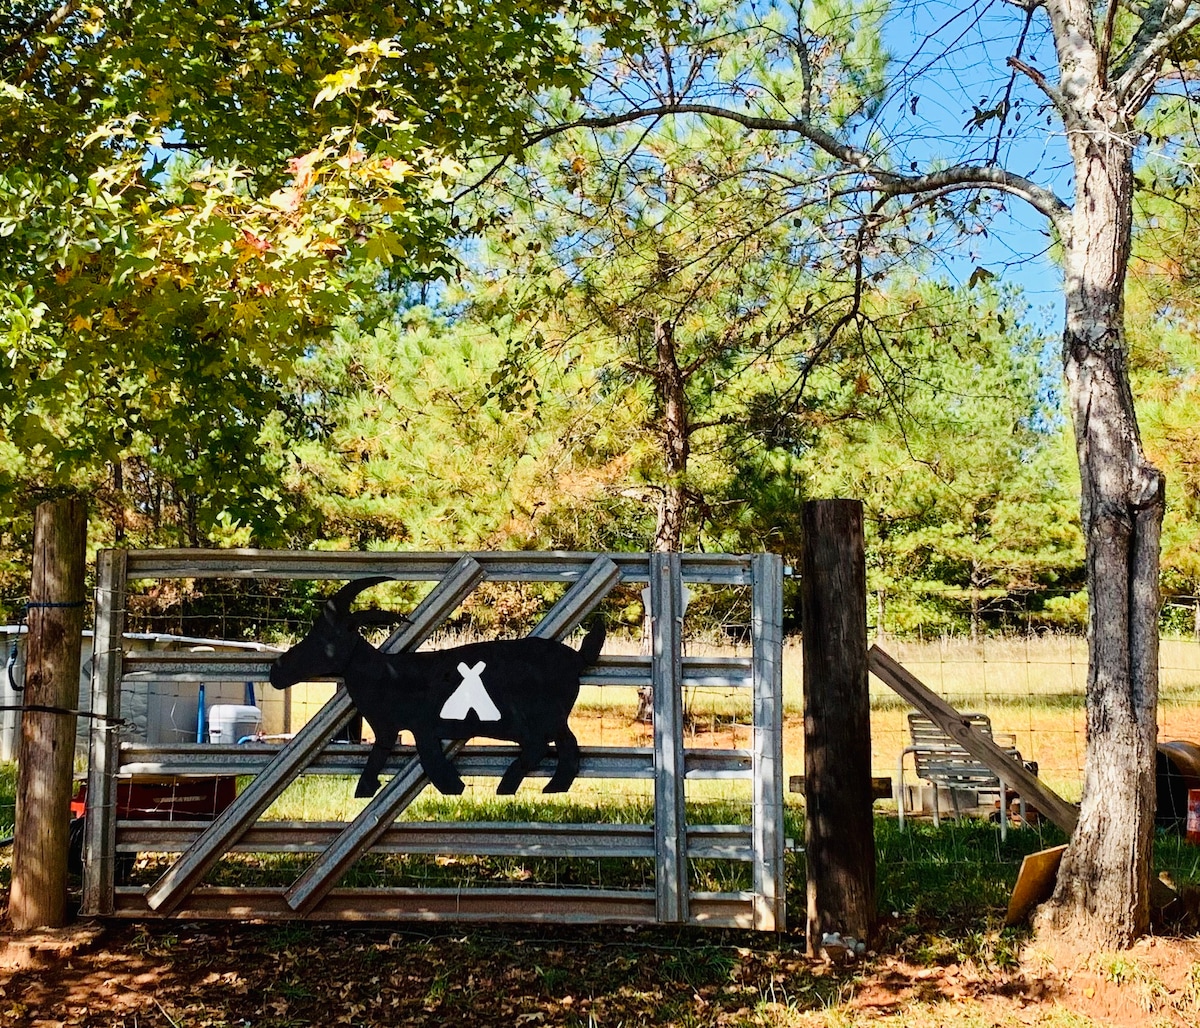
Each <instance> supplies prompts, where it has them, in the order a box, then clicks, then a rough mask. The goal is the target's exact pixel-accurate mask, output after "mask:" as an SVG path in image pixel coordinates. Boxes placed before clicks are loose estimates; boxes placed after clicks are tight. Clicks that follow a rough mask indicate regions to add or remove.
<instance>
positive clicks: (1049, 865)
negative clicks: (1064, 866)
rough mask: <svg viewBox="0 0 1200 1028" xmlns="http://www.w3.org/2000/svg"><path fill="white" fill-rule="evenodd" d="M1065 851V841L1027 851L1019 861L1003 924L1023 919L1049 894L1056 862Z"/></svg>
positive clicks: (1056, 869) (1052, 890) (1010, 923)
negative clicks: (1060, 843) (1015, 882)
mask: <svg viewBox="0 0 1200 1028" xmlns="http://www.w3.org/2000/svg"><path fill="white" fill-rule="evenodd" d="M1066 851H1067V847H1066V846H1065V845H1064V846H1052V847H1051V848H1050V849H1048V850H1038V852H1037V853H1030V854H1029V855H1028V856H1027V857H1025V858H1024V859H1023V860H1022V861H1021V870H1020V871H1018V872H1017V884H1016V885H1015V886H1014V887H1013V892H1012V896H1010V897H1009V900H1008V914H1007V916H1006V917H1005V918H1004V923H1005V925H1006V926H1009V927H1011V926H1012V925H1015V924H1018V923H1020V922H1021V921H1024V920H1025V918H1026V917H1028V916H1029V912H1030V911H1031V910H1033V908H1034V907H1036V906H1037V905H1038V904H1039V903H1044V902H1046V900H1048V899H1049V898H1050V896H1051V894H1052V893H1053V892H1054V883H1055V882H1056V881H1057V880H1058V865H1059V864H1061V863H1062V855H1063V854H1064V853H1065V852H1066Z"/></svg>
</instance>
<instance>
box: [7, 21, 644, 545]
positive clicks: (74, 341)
mask: <svg viewBox="0 0 1200 1028" xmlns="http://www.w3.org/2000/svg"><path fill="white" fill-rule="evenodd" d="M643 9H644V7H643V5H641V4H637V3H635V4H629V5H626V7H625V8H622V10H621V11H619V12H613V11H611V10H609V9H608V7H607V5H601V4H592V3H590V2H588V0H566V2H564V3H562V4H557V5H546V4H529V3H521V2H517V0H475V2H470V3H443V2H436V0H435V2H430V3H427V4H424V5H418V6H415V7H414V6H412V5H406V6H405V7H404V8H403V9H399V8H396V7H394V6H392V5H389V4H383V3H372V2H364V0H336V2H333V3H330V4H327V5H321V6H317V7H314V6H312V5H309V4H303V3H297V2H294V0H267V2H250V0H194V2H193V0H186V2H184V0H168V2H160V0H125V2H122V3H118V4H112V5H103V6H100V5H91V4H87V3H81V2H77V0H64V2H61V3H50V2H44V0H22V2H19V3H15V4H12V5H9V7H8V8H7V10H6V11H5V13H4V14H3V15H0V169H3V170H0V239H3V242H4V245H3V247H0V342H2V343H3V349H4V354H5V358H6V359H4V360H3V361H0V388H2V389H3V390H4V393H5V397H6V403H5V405H4V409H3V411H2V412H0V449H2V450H3V451H4V452H5V454H6V456H9V457H11V458H13V459H12V460H10V461H8V462H6V471H5V473H4V474H3V475H0V488H2V487H7V488H8V491H9V493H10V495H11V494H12V492H13V491H15V490H17V489H18V488H26V487H30V486H32V487H33V488H35V489H41V490H56V489H57V490H61V489H72V490H84V491H88V490H91V489H92V488H94V487H95V485H96V483H97V482H98V481H102V480H104V479H105V478H107V479H108V481H109V484H110V486H111V485H112V484H113V483H114V481H115V480H116V479H117V478H119V474H120V463H121V461H122V460H123V459H124V458H125V457H126V456H128V455H131V454H132V455H139V454H140V455H141V456H142V457H144V458H149V457H153V461H155V462H157V464H158V465H160V466H161V465H164V464H168V463H170V461H169V459H168V458H169V455H170V454H171V453H172V450H173V447H174V446H175V443H176V442H177V440H176V439H175V438H174V437H173V436H172V426H174V425H178V424H179V423H180V422H181V421H186V420H190V422H191V424H190V425H189V426H188V433H187V434H188V435H189V442H188V444H187V447H185V449H187V451H188V452H187V453H186V454H184V455H183V457H182V458H181V459H184V461H185V463H190V464H191V465H193V466H200V465H207V466H208V467H209V468H210V469H211V468H213V467H216V466H217V465H218V464H219V463H221V462H224V463H225V467H226V469H227V470H228V471H229V473H230V474H229V476H228V477H227V479H226V481H227V482H231V481H232V480H233V473H234V466H235V465H239V466H240V467H239V470H240V471H241V473H242V474H244V475H245V477H246V481H245V485H244V488H243V490H242V494H243V495H252V494H254V492H255V490H256V489H257V488H258V487H260V486H261V488H262V490H263V491H264V496H262V497H260V499H261V500H265V501H268V502H266V503H265V504H264V503H259V504H258V506H259V507H260V508H261V513H262V514H263V515H264V516H263V517H261V518H259V519H258V524H259V525H266V524H269V523H270V520H271V518H270V517H269V514H270V507H271V506H272V504H274V506H275V509H276V513H278V514H282V513H283V510H282V508H281V507H280V506H279V505H278V504H277V503H275V502H274V500H273V499H272V496H271V494H272V491H273V489H274V485H273V483H274V481H275V479H276V477H277V476H276V474H275V471H274V470H273V469H272V468H270V467H268V466H267V465H266V464H264V463H263V462H262V461H260V460H258V459H257V456H256V451H257V449H258V439H259V437H260V436H261V435H262V434H263V433H266V432H268V431H269V424H268V421H269V418H268V414H269V411H268V409H267V405H266V404H265V403H263V402H262V398H263V397H264V396H265V395H266V394H267V393H269V392H270V391H271V390H272V389H273V388H277V386H278V384H279V382H280V381H281V380H282V379H283V378H285V377H286V376H287V375H288V374H289V369H290V365H291V362H292V361H293V360H294V358H295V357H296V356H298V355H299V354H301V353H302V352H303V351H304V349H305V347H306V346H309V345H311V344H312V343H313V342H314V341H316V340H318V339H320V338H321V337H322V336H323V334H325V333H327V331H328V329H329V326H330V325H331V323H332V320H333V319H334V318H335V317H336V316H337V315H339V314H341V313H343V312H345V311H347V310H348V309H352V307H353V305H354V302H355V294H356V292H358V293H361V292H362V291H364V290H365V291H368V292H369V291H370V289H371V288H372V283H373V276H372V275H370V274H368V273H364V272H363V271H362V270H361V269H362V268H363V267H364V266H368V267H369V266H372V265H373V266H377V267H391V268H393V269H397V272H396V273H398V274H400V275H403V276H404V277H407V278H421V277H426V278H428V277H433V276H437V275H440V274H443V273H444V271H445V269H446V267H447V266H448V264H449V263H450V262H451V256H450V253H449V250H448V247H447V242H448V240H449V239H450V238H451V237H452V236H453V234H454V233H456V232H458V231H460V228H461V226H459V225H458V224H457V222H456V221H455V220H454V217H453V214H452V212H451V209H450V203H449V200H450V198H451V194H452V191H453V190H455V189H458V188H459V187H460V181H459V179H460V176H461V173H462V170H463V162H464V161H465V160H467V159H469V157H470V156H471V155H472V154H473V153H476V152H479V151H481V150H482V151H486V152H491V153H493V154H495V153H503V152H506V151H507V150H509V149H511V148H512V147H514V146H515V145H517V142H518V141H519V128H520V126H521V125H522V124H523V121H524V119H525V116H526V106H527V102H528V97H529V96H530V94H531V93H532V92H533V91H534V90H541V89H548V88H554V89H562V90H566V91H567V92H571V91H572V90H574V89H576V88H577V87H578V84H579V81H580V79H579V68H578V64H579V62H578V56H579V48H578V44H577V43H576V41H575V39H574V37H573V35H572V34H571V33H569V32H567V31H566V28H565V26H566V25H567V24H568V23H570V22H571V21H578V22H588V21H589V20H594V19H598V20H599V23H600V24H599V28H598V29H597V31H599V32H600V33H601V34H602V35H603V38H606V39H609V40H610V41H612V40H615V39H617V38H628V37H630V36H631V25H632V19H633V18H634V16H635V15H637V14H638V13H640V12H641V11H643ZM225 383H235V385H234V386H233V387H232V388H231V387H230V386H229V385H226V384H225ZM243 401H244V402H243ZM230 422H235V423H237V424H238V425H239V426H241V432H240V436H241V438H240V441H239V442H237V443H236V445H234V444H233V441H232V440H231V438H230V434H229V432H228V431H226V428H227V426H228V424H229V423H230ZM181 434H182V433H181ZM205 455H207V456H205ZM176 464H178V462H176ZM176 470H181V472H182V473H183V474H185V475H186V474H191V473H192V472H188V471H187V469H186V468H176ZM252 506H253V505H252ZM221 513H222V512H221V510H220V509H219V506H218V509H214V510H213V511H212V512H211V514H212V516H213V517H216V516H219V515H220V514H221ZM225 514H226V516H227V520H228V519H230V518H232V519H234V520H236V519H237V518H238V517H239V515H238V513H237V512H236V511H235V510H233V509H232V508H231V509H230V510H229V511H225ZM210 524H211V521H210ZM203 534H204V533H201V535H203ZM192 535H193V539H195V538H196V533H195V532H193V533H192Z"/></svg>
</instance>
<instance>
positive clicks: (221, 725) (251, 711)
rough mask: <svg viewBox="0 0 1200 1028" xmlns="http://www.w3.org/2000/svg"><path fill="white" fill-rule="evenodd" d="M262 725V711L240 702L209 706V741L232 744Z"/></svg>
mask: <svg viewBox="0 0 1200 1028" xmlns="http://www.w3.org/2000/svg"><path fill="white" fill-rule="evenodd" d="M261 726H262V711H261V710H259V709H258V707H249V706H245V705H243V704H238V703H214V704H213V705H212V706H211V707H209V708H208V741H209V742H211V743H220V744H223V745H227V746H232V745H234V744H235V743H238V742H240V741H241V740H242V739H244V738H246V736H248V735H254V733H255V732H257V731H259V729H260V728H261Z"/></svg>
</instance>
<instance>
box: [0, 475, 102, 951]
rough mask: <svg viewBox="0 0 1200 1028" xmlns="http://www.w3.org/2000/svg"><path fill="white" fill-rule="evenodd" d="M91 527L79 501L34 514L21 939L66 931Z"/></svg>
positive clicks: (20, 849) (15, 902) (16, 884)
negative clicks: (29, 933) (26, 933)
mask: <svg viewBox="0 0 1200 1028" xmlns="http://www.w3.org/2000/svg"><path fill="white" fill-rule="evenodd" d="M86 526H87V520H86V514H85V508H84V503H83V500H81V499H78V498H75V499H65V500H52V501H49V502H47V503H43V504H40V505H39V506H38V508H37V513H36V516H35V522H34V532H33V580H32V584H31V586H30V590H29V612H28V623H29V631H28V634H27V635H26V638H25V692H24V703H25V706H26V707H27V708H31V709H26V710H25V711H24V712H23V716H22V722H21V725H22V727H21V745H20V750H19V752H18V769H17V816H16V830H15V832H14V839H13V877H12V892H11V896H10V900H9V915H10V917H11V918H12V925H13V928H15V929H17V930H18V931H22V930H25V929H28V928H37V927H51V928H56V927H61V926H62V925H64V924H65V923H66V916H67V836H68V825H69V821H70V803H71V773H72V770H73V762H74V757H75V717H74V716H73V715H70V714H65V713H62V711H64V710H73V709H75V708H77V707H78V706H79V652H80V643H81V635H82V630H83V607H84V563H85V549H86V533H87V528H86ZM38 708H49V709H38Z"/></svg>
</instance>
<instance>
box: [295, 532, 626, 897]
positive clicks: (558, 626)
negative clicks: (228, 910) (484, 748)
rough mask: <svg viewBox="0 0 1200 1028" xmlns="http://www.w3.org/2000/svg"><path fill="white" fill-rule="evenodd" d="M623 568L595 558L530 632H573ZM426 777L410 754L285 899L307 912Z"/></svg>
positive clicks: (457, 746)
mask: <svg viewBox="0 0 1200 1028" xmlns="http://www.w3.org/2000/svg"><path fill="white" fill-rule="evenodd" d="M620 578H621V571H620V569H619V568H618V567H617V565H616V564H615V563H613V561H611V560H610V559H609V558H608V557H603V556H602V557H598V558H597V559H596V560H595V561H593V562H592V565H591V567H589V568H588V569H587V571H586V572H584V574H583V575H581V576H580V578H579V580H578V581H576V583H575V584H574V585H573V586H572V587H571V588H570V589H568V590H567V592H566V594H565V595H564V596H563V597H562V599H560V600H559V601H558V603H556V604H555V605H554V607H552V608H551V610H550V611H549V612H548V613H547V614H546V616H545V617H544V618H542V620H541V621H540V622H539V623H538V625H537V626H536V627H535V628H534V630H533V631H532V632H531V633H530V635H533V636H537V637H539V638H554V639H556V638H561V637H562V636H564V635H566V634H568V633H569V632H571V631H572V630H573V629H574V628H575V626H576V625H578V624H579V622H580V620H582V619H583V618H584V617H585V616H586V615H587V614H589V613H591V611H593V610H595V608H596V606H597V604H599V602H600V601H601V600H602V599H603V598H604V597H605V596H606V595H608V592H609V590H610V589H612V587H613V586H614V585H615V584H616V583H617V582H618V581H620ZM465 745H466V741H465V740H455V741H453V742H451V743H450V746H449V747H448V748H447V750H446V755H447V756H448V757H450V758H451V759H453V757H454V756H456V755H457V754H458V752H459V751H460V750H461V749H463V747H464V746H465ZM426 782H427V779H426V777H425V772H424V769H423V768H422V767H421V763H420V761H419V760H416V759H413V760H412V761H410V762H409V764H408V766H407V767H405V768H404V769H403V770H402V771H401V772H400V773H399V774H396V775H393V776H392V778H391V779H390V780H389V781H388V783H387V784H386V785H385V786H384V787H383V788H382V789H380V791H379V792H378V793H376V794H375V796H374V797H373V798H372V799H371V802H370V803H368V804H367V805H366V806H365V807H364V808H363V809H362V810H361V811H360V812H359V814H358V816H357V817H356V818H355V819H354V820H353V821H352V822H351V823H350V824H348V825H347V826H346V828H345V830H344V831H343V832H341V834H340V835H339V836H338V837H337V838H336V839H335V840H334V841H333V842H332V843H330V845H329V846H328V847H327V848H326V849H325V850H324V851H323V852H322V853H321V854H320V856H318V857H317V858H316V859H315V860H314V861H313V862H312V863H311V864H309V866H308V867H307V868H305V869H304V871H303V872H302V873H301V875H300V876H299V877H298V878H297V879H296V880H295V881H294V882H293V883H292V884H291V886H289V887H288V889H287V891H286V892H285V893H284V899H285V900H286V901H287V903H288V906H290V907H291V908H292V909H293V910H295V911H296V912H297V913H300V914H307V913H309V912H311V911H312V910H313V909H315V908H316V907H317V905H318V904H319V903H320V902H321V901H322V900H323V899H324V898H325V897H326V896H327V895H328V894H329V892H330V891H331V890H332V889H333V887H334V886H335V885H337V883H338V882H339V881H340V880H341V878H342V876H343V875H344V874H345V873H346V871H347V870H349V868H350V867H351V866H352V865H353V864H354V863H355V862H356V861H357V860H358V859H359V858H360V857H361V856H362V855H363V854H364V853H365V852H367V850H369V849H370V848H371V847H372V846H373V845H374V844H375V843H376V841H378V839H379V838H380V837H381V836H382V835H383V834H384V832H386V831H387V830H388V828H389V827H390V826H391V824H392V823H393V822H394V821H395V820H396V818H397V817H399V816H400V814H401V813H402V812H403V811H404V810H405V809H406V808H407V807H408V806H409V805H410V804H411V803H412V802H413V800H415V799H416V798H417V796H418V795H420V793H421V791H422V790H423V789H424V788H425V785H426Z"/></svg>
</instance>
